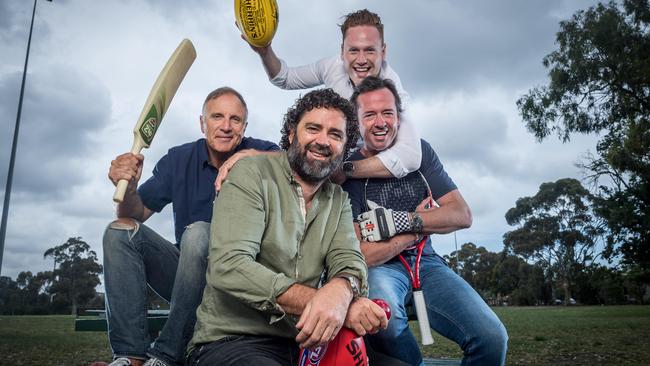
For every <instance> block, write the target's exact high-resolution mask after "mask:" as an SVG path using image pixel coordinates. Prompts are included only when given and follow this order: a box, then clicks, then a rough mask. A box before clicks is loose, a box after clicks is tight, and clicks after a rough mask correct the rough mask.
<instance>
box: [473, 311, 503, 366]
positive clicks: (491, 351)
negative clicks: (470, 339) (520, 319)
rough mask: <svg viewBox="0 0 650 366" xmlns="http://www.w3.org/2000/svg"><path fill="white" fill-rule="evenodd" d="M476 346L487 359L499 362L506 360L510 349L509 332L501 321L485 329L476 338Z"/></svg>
mask: <svg viewBox="0 0 650 366" xmlns="http://www.w3.org/2000/svg"><path fill="white" fill-rule="evenodd" d="M475 348H476V349H477V350H478V351H479V352H478V353H480V354H481V355H482V356H483V357H484V358H485V359H490V360H493V361H494V362H495V364H498V362H499V360H504V359H505V355H506V352H507V350H508V332H507V331H506V328H505V326H504V325H503V323H501V322H500V321H499V322H498V323H497V324H494V325H493V326H491V327H489V328H485V329H483V331H482V332H481V333H480V334H479V335H478V337H477V339H476V344H475Z"/></svg>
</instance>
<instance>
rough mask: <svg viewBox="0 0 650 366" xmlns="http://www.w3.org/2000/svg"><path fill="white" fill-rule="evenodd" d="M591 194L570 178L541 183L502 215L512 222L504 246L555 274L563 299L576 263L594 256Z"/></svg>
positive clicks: (567, 296)
mask: <svg viewBox="0 0 650 366" xmlns="http://www.w3.org/2000/svg"><path fill="white" fill-rule="evenodd" d="M592 200H593V197H592V195H591V194H590V193H589V191H587V190H586V189H585V188H584V187H583V186H582V184H580V182H579V181H577V180H575V179H572V178H565V179H560V180H558V181H556V182H552V183H543V184H542V185H541V186H540V187H539V192H538V193H537V194H536V195H535V196H533V197H523V198H519V199H518V200H517V203H516V206H515V207H513V208H511V209H510V210H508V212H507V213H506V221H507V222H508V224H509V225H511V226H517V228H516V229H515V230H513V231H509V232H507V233H505V234H504V236H503V238H504V244H505V247H506V250H508V251H510V252H512V253H514V254H516V255H519V256H521V257H522V258H524V259H526V260H533V261H535V262H536V263H539V264H540V265H541V266H542V267H543V268H544V269H546V270H547V276H548V277H547V278H554V275H557V278H558V279H559V281H560V285H561V287H562V288H563V290H564V300H565V303H567V304H568V301H569V299H570V298H571V286H572V284H573V279H574V277H575V275H576V273H577V271H578V270H579V268H580V266H582V267H584V266H585V265H586V263H587V262H588V261H591V260H593V259H594V245H595V243H596V240H597V238H598V237H599V236H600V235H601V234H602V229H600V228H599V226H598V225H597V222H596V220H595V219H594V216H593V214H592V212H591V201H592Z"/></svg>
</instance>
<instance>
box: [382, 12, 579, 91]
mask: <svg viewBox="0 0 650 366" xmlns="http://www.w3.org/2000/svg"><path fill="white" fill-rule="evenodd" d="M562 4H563V3H562V2H560V1H548V2H546V1H533V2H531V1H497V2H480V1H475V2H468V1H464V2H456V1H443V2H424V1H419V2H415V3H414V4H412V5H411V6H410V7H406V6H405V7H404V8H402V9H394V5H392V4H391V5H389V4H387V5H385V6H384V7H382V8H380V9H378V11H379V12H380V14H381V15H382V16H383V18H384V23H386V27H387V28H386V39H387V42H389V56H388V57H389V60H390V62H391V64H393V65H394V66H395V69H396V70H397V71H398V73H399V74H400V76H401V78H402V81H403V82H404V83H405V86H406V88H407V90H409V91H410V92H411V93H413V94H417V93H421V92H423V91H431V90H434V91H436V90H441V89H446V88H449V87H453V88H463V89H466V90H474V89H476V88H478V87H479V86H481V85H482V84H488V83H489V84H488V85H494V84H495V83H497V84H502V85H506V86H508V87H522V86H525V87H527V86H529V85H530V84H531V83H532V82H535V81H537V80H538V78H539V76H540V70H542V65H541V61H542V58H543V56H544V55H546V54H547V53H548V52H550V51H551V50H552V48H553V41H554V34H555V32H557V30H558V28H559V26H558V20H559V19H557V18H555V16H554V15H553V14H555V13H557V12H558V9H559V8H561V5H562ZM583 4H584V2H581V3H574V4H573V6H576V8H578V7H579V6H580V5H583ZM405 16H406V17H407V18H408V21H406V22H400V21H399V19H400V18H401V17H405ZM391 24H396V25H397V24H399V26H393V27H391Z"/></svg>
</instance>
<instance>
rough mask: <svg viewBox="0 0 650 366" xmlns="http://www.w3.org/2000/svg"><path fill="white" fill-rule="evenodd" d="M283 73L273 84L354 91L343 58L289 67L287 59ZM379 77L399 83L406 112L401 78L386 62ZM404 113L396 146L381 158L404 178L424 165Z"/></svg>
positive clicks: (347, 93)
mask: <svg viewBox="0 0 650 366" xmlns="http://www.w3.org/2000/svg"><path fill="white" fill-rule="evenodd" d="M280 63H281V67H280V72H278V74H277V75H276V76H275V77H274V78H273V79H271V83H273V85H275V86H277V87H279V88H282V89H287V90H296V89H308V88H313V87H315V86H318V85H325V86H326V87H328V88H332V89H333V90H334V91H335V92H337V93H338V94H339V95H341V96H342V97H344V98H347V99H350V97H351V96H352V93H353V92H354V85H352V82H351V81H350V77H349V76H348V74H347V72H346V71H345V67H344V64H343V60H342V59H341V57H340V56H334V57H329V58H324V59H322V60H319V61H317V62H315V63H312V64H308V65H303V66H297V67H288V66H287V64H286V63H285V62H284V60H280ZM379 77H381V78H382V79H390V80H392V81H393V82H394V83H395V87H396V88H397V93H398V94H399V96H400V99H401V100H402V109H404V110H406V107H405V106H406V104H407V102H408V99H409V95H408V93H407V92H406V90H404V88H403V87H402V82H401V80H400V78H399V75H397V73H396V72H395V71H394V70H393V69H392V68H391V67H390V66H389V65H388V63H387V62H386V61H384V62H383V63H382V67H381V71H380V73H379ZM407 120H408V118H405V115H404V114H402V118H401V120H400V128H399V133H398V134H397V139H396V141H395V144H393V146H391V147H390V148H389V149H386V150H384V151H382V152H380V153H379V154H378V155H377V157H378V158H379V160H380V161H381V162H382V164H384V166H385V167H386V169H388V170H389V171H390V172H391V173H392V174H393V176H395V177H397V178H401V177H403V176H405V175H407V174H408V173H410V172H412V171H415V170H416V169H418V168H419V167H420V163H421V162H422V150H421V146H420V143H419V141H420V136H419V134H418V133H417V131H416V130H415V126H414V125H413V123H412V122H407Z"/></svg>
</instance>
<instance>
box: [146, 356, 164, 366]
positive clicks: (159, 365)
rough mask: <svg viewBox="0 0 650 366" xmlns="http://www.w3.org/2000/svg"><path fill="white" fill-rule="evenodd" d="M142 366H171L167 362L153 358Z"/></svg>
mask: <svg viewBox="0 0 650 366" xmlns="http://www.w3.org/2000/svg"><path fill="white" fill-rule="evenodd" d="M142 366H169V365H168V364H167V363H165V361H163V360H160V359H157V358H155V357H152V358H150V359H148V360H147V362H145V363H144V365H142Z"/></svg>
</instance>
